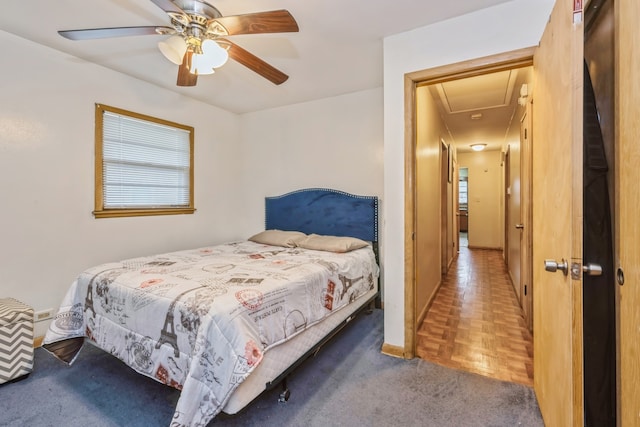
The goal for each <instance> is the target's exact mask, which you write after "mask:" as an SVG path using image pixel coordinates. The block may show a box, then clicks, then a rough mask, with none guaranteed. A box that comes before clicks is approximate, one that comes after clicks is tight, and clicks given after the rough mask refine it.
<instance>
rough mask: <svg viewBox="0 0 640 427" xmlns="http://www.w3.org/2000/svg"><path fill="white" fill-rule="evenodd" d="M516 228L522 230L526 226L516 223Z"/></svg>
mask: <svg viewBox="0 0 640 427" xmlns="http://www.w3.org/2000/svg"><path fill="white" fill-rule="evenodd" d="M516 228H517V229H518V230H522V229H523V228H524V224H516Z"/></svg>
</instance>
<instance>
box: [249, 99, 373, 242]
mask: <svg viewBox="0 0 640 427" xmlns="http://www.w3.org/2000/svg"><path fill="white" fill-rule="evenodd" d="M241 133H242V155H241V157H242V167H241V169H240V173H239V174H238V176H239V177H241V179H242V180H243V182H242V187H243V193H244V196H245V197H244V200H245V202H246V205H245V207H244V209H243V212H244V213H245V216H244V219H243V224H245V225H244V231H245V233H246V234H247V235H250V233H255V232H256V231H260V230H263V229H264V197H265V196H275V195H279V194H283V193H286V192H289V191H293V190H298V189H300V188H305V187H323V188H324V187H327V188H334V189H337V190H342V191H346V192H349V193H354V194H359V195H375V196H379V197H382V187H383V146H382V88H377V89H371V90H365V91H361V92H355V93H351V94H346V95H342V96H336V97H332V98H325V99H321V100H317V101H313V102H306V103H301V104H296V105H290V106H286V107H279V108H274V109H270V110H263V111H259V112H254V113H247V114H244V115H243V116H242V131H241ZM380 224H382V221H381V222H380ZM382 244H383V242H381V246H382Z"/></svg>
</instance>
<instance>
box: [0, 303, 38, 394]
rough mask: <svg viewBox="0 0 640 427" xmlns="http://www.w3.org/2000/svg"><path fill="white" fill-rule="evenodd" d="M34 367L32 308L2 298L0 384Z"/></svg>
mask: <svg viewBox="0 0 640 427" xmlns="http://www.w3.org/2000/svg"><path fill="white" fill-rule="evenodd" d="M32 370H33V308H31V307H29V306H28V305H25V304H23V303H21V302H20V301H18V300H15V299H13V298H0V384H3V383H6V382H8V381H12V380H15V379H16V378H20V377H23V376H25V375H28V374H30V373H31V371H32Z"/></svg>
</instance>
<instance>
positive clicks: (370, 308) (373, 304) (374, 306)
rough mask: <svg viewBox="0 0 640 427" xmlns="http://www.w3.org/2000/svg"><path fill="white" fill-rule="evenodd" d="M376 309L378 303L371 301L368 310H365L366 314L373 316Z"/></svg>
mask: <svg viewBox="0 0 640 427" xmlns="http://www.w3.org/2000/svg"><path fill="white" fill-rule="evenodd" d="M374 308H376V302H375V301H371V302H370V303H369V306H368V307H367V309H366V310H365V313H367V314H371V313H373V309H374Z"/></svg>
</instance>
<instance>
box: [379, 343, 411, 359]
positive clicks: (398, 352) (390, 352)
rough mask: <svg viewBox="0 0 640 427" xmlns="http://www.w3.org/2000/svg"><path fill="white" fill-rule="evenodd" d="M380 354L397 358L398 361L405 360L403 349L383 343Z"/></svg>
mask: <svg viewBox="0 0 640 427" xmlns="http://www.w3.org/2000/svg"><path fill="white" fill-rule="evenodd" d="M382 354H386V355H387V356H393V357H399V358H400V359H406V357H405V353H404V347H399V346H397V345H391V344H387V343H383V344H382Z"/></svg>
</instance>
